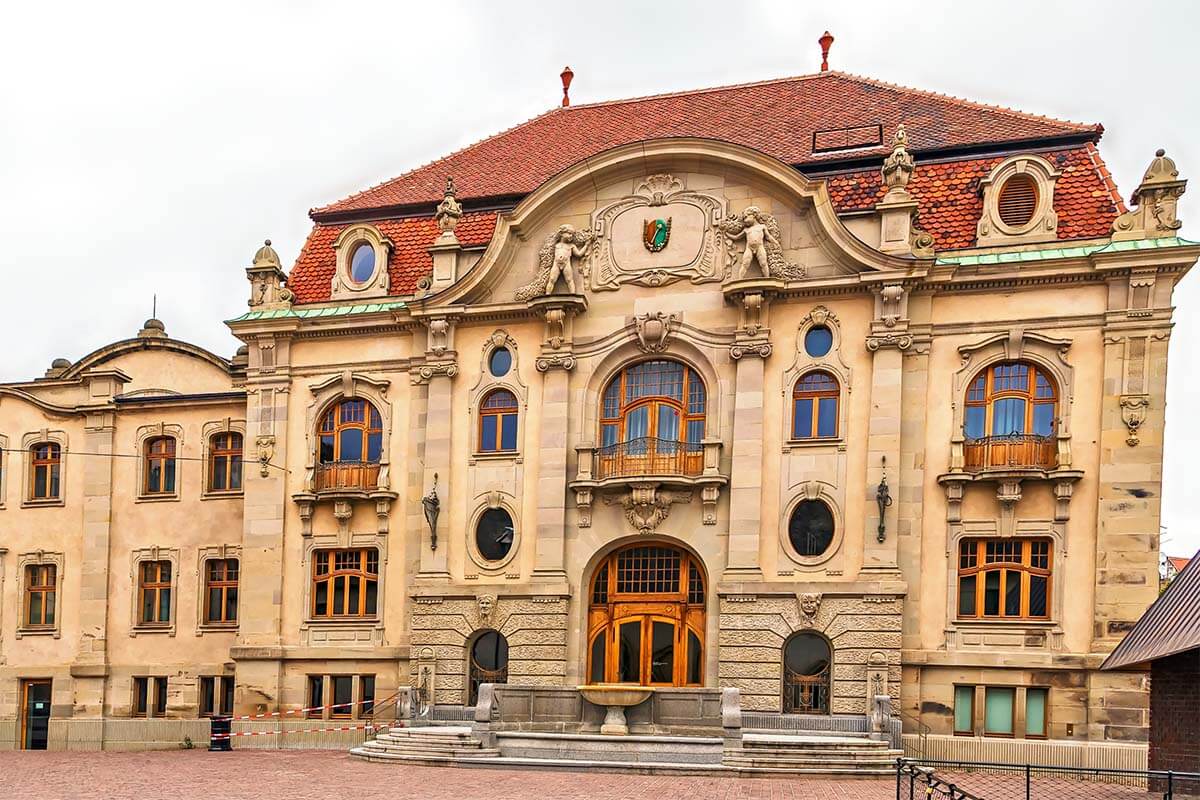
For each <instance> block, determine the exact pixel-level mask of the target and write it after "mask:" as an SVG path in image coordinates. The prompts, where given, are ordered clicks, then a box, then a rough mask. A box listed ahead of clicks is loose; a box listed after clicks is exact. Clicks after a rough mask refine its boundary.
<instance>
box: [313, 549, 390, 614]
mask: <svg viewBox="0 0 1200 800" xmlns="http://www.w3.org/2000/svg"><path fill="white" fill-rule="evenodd" d="M378 602H379V551H378V550H377V549H375V548H374V547H364V548H359V549H355V550H315V551H313V587H312V615H313V618H314V619H346V618H367V617H374V616H375V614H376V611H377V606H378Z"/></svg>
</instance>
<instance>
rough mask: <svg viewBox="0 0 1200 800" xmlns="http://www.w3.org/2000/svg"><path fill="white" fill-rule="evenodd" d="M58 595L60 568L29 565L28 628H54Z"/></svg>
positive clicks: (49, 565)
mask: <svg viewBox="0 0 1200 800" xmlns="http://www.w3.org/2000/svg"><path fill="white" fill-rule="evenodd" d="M57 595H58V567H57V566H55V565H54V564H29V565H27V566H26V567H25V613H24V615H23V619H22V622H23V624H24V626H25V627H26V628H53V627H54V603H55V600H56V599H57Z"/></svg>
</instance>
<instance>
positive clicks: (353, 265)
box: [350, 242, 375, 283]
mask: <svg viewBox="0 0 1200 800" xmlns="http://www.w3.org/2000/svg"><path fill="white" fill-rule="evenodd" d="M374 274H375V248H374V247H373V246H371V244H370V243H369V242H363V243H362V244H360V245H359V246H358V247H356V248H354V253H353V255H351V256H350V280H352V281H354V282H355V283H366V282H367V281H369V280H371V276H372V275H374Z"/></svg>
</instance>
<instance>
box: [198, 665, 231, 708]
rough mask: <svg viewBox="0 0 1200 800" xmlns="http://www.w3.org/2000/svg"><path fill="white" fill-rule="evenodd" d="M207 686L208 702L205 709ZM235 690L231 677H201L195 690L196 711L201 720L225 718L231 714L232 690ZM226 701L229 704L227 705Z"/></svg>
mask: <svg viewBox="0 0 1200 800" xmlns="http://www.w3.org/2000/svg"><path fill="white" fill-rule="evenodd" d="M206 685H207V686H208V687H209V688H208V694H209V702H210V703H211V705H210V706H209V707H208V708H205V702H204V695H205V686H206ZM235 688H236V684H235V682H234V676H233V675H201V676H200V680H199V681H198V682H197V685H196V689H197V692H198V697H197V698H196V711H197V714H198V716H200V717H201V718H207V717H225V716H230V715H232V714H233V690H234V689H235ZM226 700H228V701H229V702H228V703H227V702H226Z"/></svg>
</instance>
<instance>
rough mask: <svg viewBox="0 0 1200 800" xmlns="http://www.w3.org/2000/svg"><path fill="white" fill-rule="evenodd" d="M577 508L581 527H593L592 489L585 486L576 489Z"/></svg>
mask: <svg viewBox="0 0 1200 800" xmlns="http://www.w3.org/2000/svg"><path fill="white" fill-rule="evenodd" d="M575 508H576V510H577V511H578V512H579V527H581V528H590V527H592V490H591V489H590V488H588V487H583V488H579V489H576V490H575Z"/></svg>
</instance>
